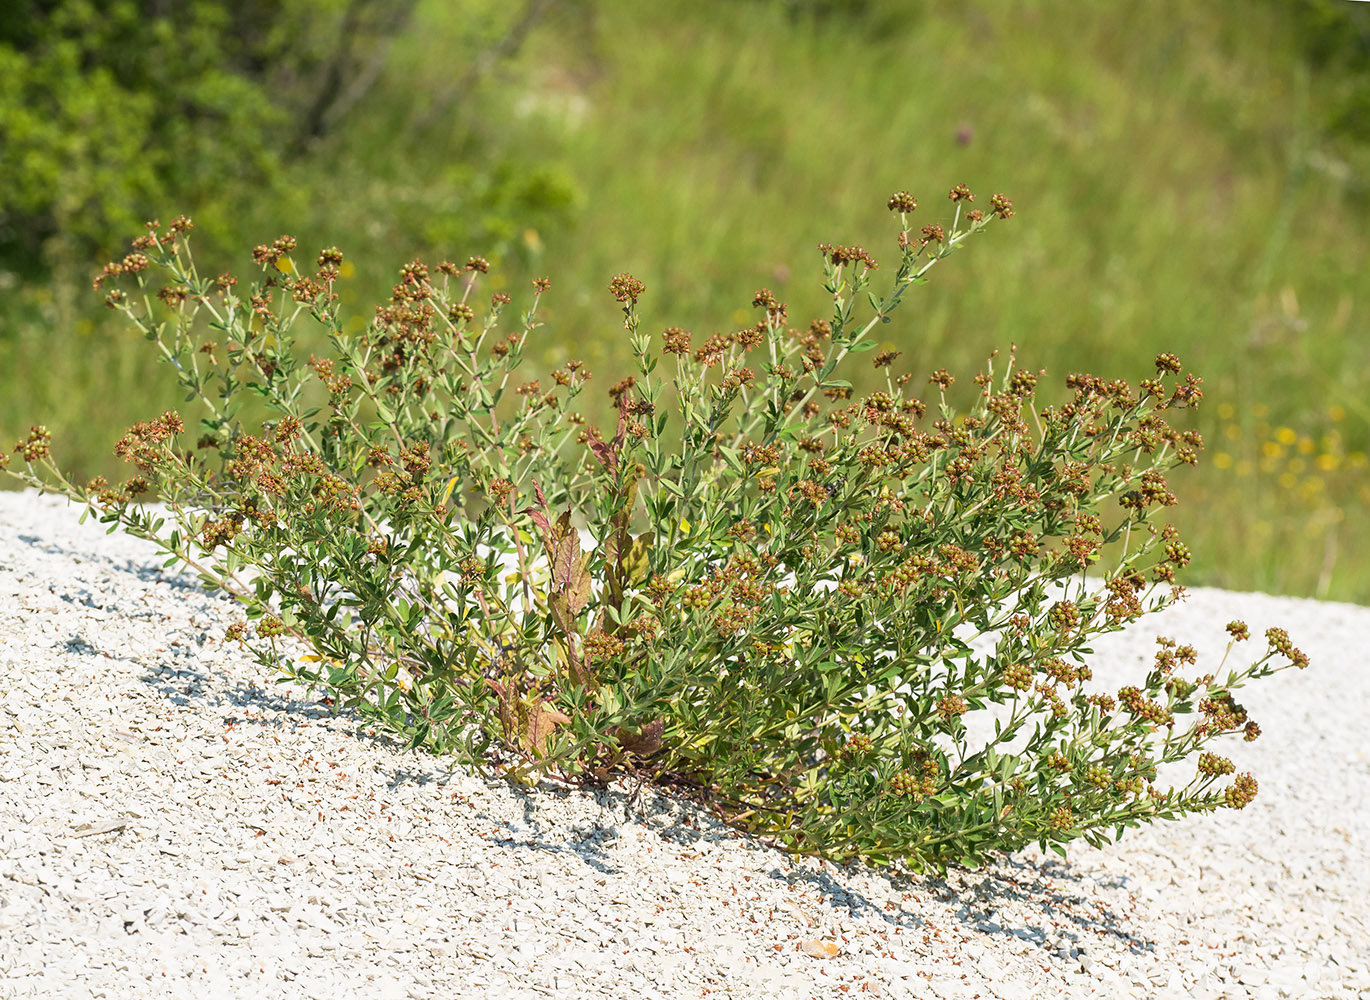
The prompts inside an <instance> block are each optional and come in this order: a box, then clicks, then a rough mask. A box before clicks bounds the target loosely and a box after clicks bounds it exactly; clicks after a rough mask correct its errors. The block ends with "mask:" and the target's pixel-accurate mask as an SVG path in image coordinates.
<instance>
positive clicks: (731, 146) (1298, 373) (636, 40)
mask: <svg viewBox="0 0 1370 1000" xmlns="http://www.w3.org/2000/svg"><path fill="white" fill-rule="evenodd" d="M173 13H174V16H173ZM1367 105H1370V10H1367V7H1366V5H1358V4H1348V3H1340V2H1335V0H1299V2H1294V3H1276V2H1274V0H1268V2H1258V3H1251V2H1238V0H1229V2H1214V3H1209V4H1204V5H1196V4H1187V3H1183V2H1179V0H1163V2H1158V3H1153V4H1146V5H1119V4H1105V3H1090V4H1065V3H1063V2H1045V0H1044V2H1036V3H1029V4H1019V5H1014V7H1013V8H1012V9H1009V8H1007V7H1005V6H1004V5H1001V4H998V3H990V2H974V0H972V2H967V3H963V4H955V5H941V4H937V5H934V4H915V3H908V2H895V0H749V2H739V3H729V2H723V0H717V2H710V3H703V4H700V3H685V2H672V0H662V2H660V3H655V4H650V5H642V4H635V3H629V2H627V0H528V2H526V3H524V4H521V5H508V4H501V3H495V2H487V0H461V2H438V0H350V2H349V3H346V4H332V3H325V2H323V0H293V2H291V3H286V4H280V5H277V4H266V3H260V4H259V3H253V2H249V3H242V4H216V3H209V2H205V0H198V2H194V3H189V4H178V5H175V7H174V11H173V5H171V4H169V3H166V2H165V0H123V2H111V0H79V2H78V0H29V2H26V3H15V4H9V5H6V6H5V9H4V11H3V12H0V440H3V441H5V442H6V443H9V442H10V441H12V440H13V439H15V438H16V437H18V436H20V435H21V434H22V433H24V432H25V431H26V429H27V427H28V425H29V424H30V423H39V422H41V423H45V424H47V425H48V426H49V427H50V428H51V429H52V431H53V433H54V439H55V441H54V443H55V447H56V451H57V454H58V456H59V458H60V459H61V461H62V462H63V464H64V465H66V466H67V467H68V468H70V469H73V470H74V471H76V472H77V473H78V474H84V475H95V474H97V473H104V474H106V475H110V477H111V478H114V476H115V475H116V474H117V473H120V472H122V471H123V470H121V469H119V468H118V466H119V464H120V463H119V462H118V460H117V459H115V458H114V456H113V455H112V453H111V446H112V444H113V442H114V440H115V439H116V438H117V437H118V436H119V434H120V432H121V430H122V428H123V427H124V426H126V425H128V424H131V423H132V422H133V421H135V420H138V419H144V418H146V417H148V416H150V415H152V414H154V413H158V412H161V410H162V409H164V408H165V407H166V406H172V405H180V404H181V398H180V395H181V394H180V393H179V392H178V391H177V390H176V387H175V385H174V382H173V381H172V380H171V379H170V378H169V377H167V373H161V372H159V373H158V377H157V378H156V379H155V380H154V379H153V378H151V377H150V373H151V372H153V371H155V370H156V369H155V366H154V364H153V362H152V359H151V353H150V352H149V351H147V349H146V346H145V345H143V344H142V343H141V342H139V341H137V340H136V339H130V338H129V337H128V335H127V333H126V332H125V331H124V330H123V328H122V327H120V326H119V325H118V324H115V323H111V322H110V319H111V318H110V317H109V316H108V315H107V314H106V313H105V311H104V310H103V309H102V308H100V306H99V296H97V295H95V294H93V293H92V292H90V290H89V288H90V286H89V279H90V274H91V272H93V270H94V269H95V268H96V266H98V264H99V263H100V262H101V261H102V260H103V259H105V258H106V257H109V256H112V255H116V254H120V253H122V251H123V249H124V247H125V246H126V241H127V239H128V238H130V237H131V236H133V235H135V233H136V231H137V230H138V228H139V224H140V222H141V221H142V220H143V219H145V218H152V217H162V218H164V219H167V218H170V217H172V216H174V215H176V214H178V213H180V212H185V213H186V214H189V215H191V216H193V217H194V218H195V219H196V222H197V236H198V237H199V239H197V247H198V251H197V252H198V253H199V255H200V257H201V261H202V265H203V266H204V269H205V270H217V269H228V268H233V269H241V268H242V267H243V266H244V264H245V262H246V258H247V253H248V250H249V249H250V247H251V246H253V245H254V244H257V243H261V242H264V241H269V240H270V239H272V238H274V237H275V236H276V235H278V234H279V233H280V232H282V231H287V232H291V233H293V234H294V235H296V236H297V237H298V238H299V239H300V241H301V245H302V247H304V248H309V247H319V246H325V245H329V244H336V245H338V246H340V247H342V248H343V249H344V250H345V251H347V254H348V260H349V262H356V264H357V268H356V271H355V272H354V273H353V272H349V274H348V282H349V283H348V284H347V285H345V286H344V296H345V304H346V305H350V306H352V307H354V308H355V309H356V310H357V314H356V315H355V316H354V318H353V320H352V321H353V322H354V323H356V324H358V325H360V324H362V323H364V322H365V321H366V319H367V318H368V317H367V315H366V314H365V312H364V304H365V303H368V302H370V301H373V300H375V299H376V298H378V297H384V296H385V294H386V293H387V292H388V289H389V287H390V285H391V284H392V283H393V280H394V274H395V270H396V268H397V267H398V265H400V264H401V263H403V262H404V261H407V260H409V259H411V258H412V257H414V256H426V257H430V258H438V257H450V258H453V259H458V260H464V259H465V256H466V255H468V254H472V253H480V254H483V255H485V256H487V257H489V258H490V259H491V260H492V262H493V263H495V264H496V265H497V274H501V275H507V276H510V280H511V282H514V281H516V282H517V283H518V284H519V285H520V286H522V284H523V281H524V279H525V278H529V277H532V276H536V275H542V274H546V275H548V276H550V277H551V278H552V280H553V289H552V292H551V293H550V295H549V296H548V297H547V299H546V301H545V303H544V306H543V312H542V315H543V317H544V318H545V319H546V320H548V324H549V325H548V327H547V328H546V329H545V330H543V331H542V332H541V336H542V337H543V338H544V340H543V343H542V345H541V347H536V346H535V347H532V348H530V352H531V354H530V361H531V362H533V364H532V365H531V367H533V368H536V367H537V366H538V363H539V362H540V363H541V364H542V365H544V366H546V367H551V366H553V365H556V364H560V363H562V362H564V361H565V360H567V359H568V358H571V357H580V358H584V359H585V360H586V361H587V362H588V363H589V365H590V367H591V369H592V370H594V371H595V372H596V376H597V379H598V383H600V384H601V388H600V389H598V390H595V391H594V392H593V393H591V394H587V396H588V395H593V396H594V397H595V402H594V404H593V405H587V407H586V415H587V416H588V417H590V418H591V420H592V421H595V422H600V423H602V422H603V421H604V420H605V419H606V418H607V414H608V409H609V407H608V399H607V396H605V395H604V393H603V391H602V390H603V389H604V388H607V387H608V386H609V385H610V384H612V383H613V382H614V381H615V380H616V379H617V377H619V375H621V374H626V373H627V371H629V370H630V369H629V362H630V355H629V350H628V345H627V344H626V343H625V342H624V341H623V336H622V330H621V325H620V324H619V322H618V321H617V318H616V316H617V314H616V311H615V310H614V309H613V307H612V303H609V302H608V301H607V296H606V293H605V291H604V287H605V283H606V282H607V280H608V277H609V276H610V275H611V274H613V273H615V272H619V271H631V272H632V273H634V274H636V275H637V276H638V277H640V278H642V279H643V280H644V281H645V282H646V284H647V288H648V292H647V295H646V297H645V298H644V300H643V305H642V309H643V313H644V317H645V319H644V322H645V323H646V324H647V325H648V329H660V328H661V327H664V326H666V325H679V326H684V327H689V328H692V329H694V330H695V331H696V333H697V334H698V335H699V336H701V337H702V336H707V335H708V334H709V333H711V332H713V331H715V330H726V329H729V328H731V327H733V326H734V325H742V324H743V323H745V322H746V321H747V317H748V315H749V309H748V306H749V304H750V301H751V298H752V293H753V292H754V291H755V290H756V289H757V288H759V287H761V286H766V287H769V288H771V289H772V290H773V291H774V292H775V293H776V294H777V295H778V296H779V297H781V298H783V299H785V300H787V301H788V302H789V304H790V314H791V316H792V317H794V320H795V321H796V322H801V323H802V322H806V321H807V318H808V317H809V316H816V315H822V314H824V313H825V312H826V307H825V305H824V303H823V302H822V291H821V289H820V287H819V281H818V280H817V275H818V266H819V260H818V255H817V253H816V252H815V250H814V247H815V246H816V244H818V243H819V242H823V241H841V242H844V243H862V244H863V245H865V246H866V247H867V248H868V249H870V250H871V252H872V253H874V255H875V256H876V258H877V259H880V260H881V261H882V262H883V261H885V259H886V258H888V259H889V261H890V264H891V265H892V263H893V261H894V248H893V247H892V246H886V243H887V238H886V237H887V232H888V223H887V220H886V219H885V218H884V215H885V214H886V213H885V212H884V209H883V199H884V197H885V196H887V195H888V194H889V193H890V192H891V191H894V190H897V189H900V188H908V189H909V190H911V191H913V192H914V193H915V194H916V195H918V197H919V198H920V199H921V200H923V201H924V203H925V204H926V205H927V206H928V207H929V209H930V211H929V213H928V214H929V217H928V218H927V219H926V220H924V221H928V222H931V221H939V220H938V219H937V218H934V215H935V214H936V213H934V212H933V211H931V209H932V206H933V205H940V201H941V199H942V198H943V197H944V196H945V187H946V186H947V185H948V184H949V183H954V182H960V181H964V182H965V183H966V184H968V185H969V186H970V187H971V188H972V189H973V190H977V191H982V192H984V193H985V194H987V193H988V192H990V191H992V190H1004V191H1006V192H1007V193H1008V194H1010V195H1011V196H1012V197H1013V198H1014V201H1015V204H1016V205H1017V208H1018V215H1017V216H1016V217H1015V219H1014V220H1013V226H1012V228H1011V229H1006V230H1005V232H1004V233H1003V234H1002V237H1001V238H1000V239H998V240H994V241H991V242H990V243H989V244H986V245H985V246H984V247H982V248H979V249H978V250H977V254H976V255H975V258H974V260H973V262H972V266H967V267H963V268H959V269H955V270H954V272H952V273H950V274H948V275H947V276H946V278H945V280H943V281H941V282H939V283H937V284H936V285H935V286H933V287H930V288H929V289H928V290H927V293H926V294H925V295H923V296H921V297H920V300H919V304H918V306H919V308H918V310H916V311H912V312H910V313H909V314H908V315H904V316H901V317H900V319H899V320H898V321H897V322H896V323H894V324H892V325H891V326H890V327H888V328H887V331H888V336H889V337H890V341H889V343H888V344H886V345H882V348H881V349H882V350H883V349H894V350H899V351H901V352H903V354H902V356H901V357H900V359H899V361H898V362H897V363H896V366H897V367H899V368H901V369H905V368H906V369H908V370H912V371H914V372H918V373H923V372H926V371H929V370H931V369H933V368H939V367H944V366H945V367H948V368H951V369H952V370H953V371H954V372H956V373H958V374H961V375H963V376H967V377H965V378H963V379H962V380H961V382H960V383H958V386H957V388H961V387H962V386H967V385H969V384H970V380H969V378H968V376H969V374H970V373H971V372H972V371H973V370H974V369H975V368H976V367H977V365H978V364H979V362H980V361H981V360H982V359H983V357H984V356H985V355H986V354H987V353H989V351H991V350H993V349H994V348H996V347H998V348H1007V346H1008V344H1009V343H1010V342H1017V343H1018V344H1019V345H1020V348H1021V351H1020V357H1021V359H1022V360H1023V362H1024V363H1026V364H1027V365H1029V366H1042V367H1046V368H1047V369H1048V370H1049V371H1050V372H1051V373H1052V374H1053V375H1057V376H1060V375H1063V374H1064V373H1065V372H1067V371H1071V370H1090V371H1094V372H1097V373H1098V374H1101V375H1105V376H1114V375H1117V376H1123V377H1137V376H1139V375H1141V374H1145V373H1146V369H1147V367H1148V364H1149V361H1150V359H1151V357H1152V356H1153V355H1154V354H1155V353H1156V352H1158V351H1162V350H1167V351H1174V352H1175V353H1177V354H1179V355H1180V356H1181V357H1182V358H1183V359H1184V360H1185V362H1186V365H1187V366H1191V367H1193V368H1194V369H1195V370H1197V371H1199V372H1200V373H1202V374H1204V375H1205V377H1206V379H1207V383H1206V387H1207V390H1208V395H1207V399H1206V401H1205V406H1204V408H1202V409H1201V410H1200V411H1199V426H1200V429H1201V430H1202V432H1203V433H1204V435H1205V437H1206V438H1207V440H1208V449H1207V451H1206V453H1205V456H1204V459H1203V461H1202V464H1201V466H1200V468H1199V469H1198V470H1196V471H1192V472H1191V473H1190V474H1188V475H1186V476H1178V477H1176V483H1175V486H1176V489H1177V491H1178V492H1179V493H1180V496H1181V499H1182V501H1183V504H1182V506H1181V508H1179V509H1178V511H1177V521H1178V523H1179V524H1180V527H1181V528H1182V529H1183V530H1184V532H1185V534H1186V537H1187V539H1188V541H1189V543H1190V546H1191V548H1192V550H1193V552H1194V562H1193V564H1192V565H1191V567H1190V569H1189V570H1188V571H1187V573H1186V580H1187V582H1190V583H1193V584H1199V583H1206V584H1213V585H1218V586H1228V587H1233V588H1236V589H1264V590H1270V591H1273V592H1280V593H1289V594H1302V595H1309V596H1319V597H1331V598H1338V599H1345V600H1354V601H1360V602H1363V603H1366V602H1370V556H1367V555H1366V554H1367V553H1370V527H1368V526H1370V518H1367V517H1366V508H1367V506H1370V476H1368V475H1367V464H1366V452H1367V451H1370V402H1367V400H1370V393H1367V388H1370V386H1368V385H1367V383H1370V357H1367V355H1368V354H1370V337H1367V336H1366V324H1367V319H1366V317H1367V310H1370V278H1367V276H1366V273H1367V269H1366V268H1365V266H1364V261H1365V260H1366V259H1367V258H1368V257H1370V253H1367V251H1368V250H1370V247H1368V246H1367V243H1370V225H1367V223H1368V222H1370V125H1367V123H1370V108H1367ZM511 291H515V292H516V294H517V290H516V289H511ZM535 374H536V373H535ZM874 374H875V373H874V372H872V375H874ZM1056 381H1059V380H1053V382H1056ZM871 387H874V383H872V385H871ZM858 388H861V387H859V386H858ZM1044 401H1045V400H1044ZM962 402H965V400H962Z"/></svg>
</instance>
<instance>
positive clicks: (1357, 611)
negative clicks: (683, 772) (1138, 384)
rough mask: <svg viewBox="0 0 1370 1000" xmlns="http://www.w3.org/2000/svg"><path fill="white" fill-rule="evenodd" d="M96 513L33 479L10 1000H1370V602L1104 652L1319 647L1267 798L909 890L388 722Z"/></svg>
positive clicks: (1, 800) (9, 610) (1100, 649)
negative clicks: (393, 734) (1245, 629)
mask: <svg viewBox="0 0 1370 1000" xmlns="http://www.w3.org/2000/svg"><path fill="white" fill-rule="evenodd" d="M78 514H79V511H78V510H77V509H75V508H70V507H68V506H67V505H66V504H65V502H64V501H61V500H56V499H51V498H40V497H37V496H35V495H27V494H24V495H21V494H13V493H0V997H6V998H8V997H87V996H91V997H119V998H132V997H196V998H199V997H216V998H219V997H225V998H231V997H253V998H257V997H273V998H274V997H287V998H289V997H329V998H335V997H336V998H342V997H422V998H430V997H431V998H437V997H444V998H446V997H451V996H462V997H536V996H565V997H591V998H608V997H624V998H629V997H631V998H638V997H640V996H642V995H644V994H651V995H654V996H662V997H749V998H750V997H825V998H826V997H850V996H854V995H871V996H886V997H919V998H922V997H938V998H962V997H964V998H973V997H981V998H991V997H999V998H1004V1000H1020V998H1027V997H1086V996H1097V997H1126V996H1135V997H1169V996H1176V997H1178V996H1191V997H1196V998H1213V997H1248V996H1250V997H1261V998H1267V997H1268V998H1279V997H1297V998H1303V997H1318V998H1352V997H1358V996H1365V995H1370V863H1368V861H1367V856H1366V845H1367V838H1370V755H1368V754H1367V744H1366V741H1365V734H1366V732H1367V726H1366V723H1365V717H1366V710H1367V708H1370V670H1367V653H1366V650H1367V639H1368V638H1370V608H1362V607H1356V606H1352V605H1344V604H1329V603H1318V602H1313V601H1301V600H1290V599H1284V598H1272V597H1267V596H1264V595H1260V594H1236V593H1227V592H1223V591H1217V590H1195V591H1192V592H1191V597H1190V599H1189V600H1188V601H1187V602H1185V603H1183V604H1181V605H1178V606H1176V607H1173V608H1171V609H1169V610H1167V611H1166V612H1164V613H1163V614H1161V615H1157V616H1149V617H1148V618H1146V619H1144V620H1143V621H1142V622H1141V623H1139V627H1138V628H1135V629H1133V630H1130V631H1129V632H1127V633H1123V634H1119V635H1114V636H1109V637H1107V638H1106V639H1102V640H1100V641H1098V642H1097V643H1096V651H1097V654H1098V656H1097V659H1096V660H1095V661H1094V662H1093V664H1092V665H1093V667H1094V670H1095V673H1096V676H1107V677H1117V678H1119V681H1120V682H1121V679H1122V678H1123V677H1124V676H1126V677H1129V678H1137V677H1139V676H1140V675H1142V674H1144V673H1145V670H1146V667H1147V665H1148V664H1149V662H1150V659H1151V656H1152V653H1153V650H1154V646H1153V640H1154V637H1155V636H1156V635H1157V634H1158V633H1165V634H1168V635H1173V636H1175V637H1176V638H1178V639H1180V640H1182V641H1190V642H1192V643H1194V644H1195V645H1196V646H1197V647H1198V648H1199V651H1200V654H1201V660H1200V667H1201V668H1202V667H1203V666H1204V665H1205V664H1211V665H1213V666H1216V663H1217V660H1218V657H1219V656H1220V655H1221V651H1222V648H1223V646H1224V645H1225V638H1226V637H1225V635H1224V633H1223V631H1222V626H1223V625H1224V624H1225V623H1226V622H1227V621H1229V620H1230V619H1232V618H1243V619H1245V620H1246V621H1247V622H1248V623H1249V624H1250V626H1251V631H1252V633H1253V636H1256V637H1257V638H1254V639H1253V640H1252V642H1251V648H1253V649H1256V648H1257V647H1260V646H1261V644H1262V640H1261V639H1260V638H1259V636H1260V635H1261V633H1262V632H1263V631H1264V629H1265V628H1267V627H1269V626H1270V625H1281V626H1283V627H1285V628H1287V629H1288V630H1289V632H1290V634H1291V635H1292V636H1293V639H1294V641H1295V643H1296V644H1297V645H1298V646H1300V647H1301V648H1302V649H1304V650H1305V651H1306V652H1307V653H1308V654H1309V655H1310V656H1311V657H1312V658H1313V666H1312V667H1311V668H1309V669H1308V670H1307V671H1304V672H1296V671H1288V672H1286V673H1283V674H1280V675H1279V676H1277V677H1275V678H1271V679H1268V680H1266V681H1264V682H1259V683H1257V684H1255V685H1253V686H1252V687H1250V688H1247V689H1246V690H1245V691H1244V693H1243V695H1242V696H1241V700H1242V702H1243V703H1244V704H1245V705H1246V706H1247V708H1248V709H1249V710H1250V712H1251V714H1252V716H1253V717H1254V718H1256V719H1257V720H1259V721H1260V723H1261V725H1262V727H1263V728H1264V731H1265V735H1264V736H1263V737H1262V738H1261V739H1260V740H1258V741H1257V742H1255V743H1253V744H1242V743H1240V742H1237V741H1234V742H1232V743H1229V744H1228V748H1227V750H1226V751H1224V752H1226V753H1228V754H1229V755H1230V756H1232V757H1233V758H1234V759H1235V760H1236V761H1237V765H1238V768H1239V769H1240V770H1251V771H1254V772H1255V774H1256V776H1257V778H1258V779H1259V780H1260V795H1259V797H1258V798H1257V800H1256V801H1255V803H1253V804H1252V805H1251V806H1249V807H1248V808H1247V809H1246V810H1245V811H1243V812H1240V813H1234V812H1231V811H1226V810H1224V811H1223V812H1221V813H1219V814H1216V815H1211V816H1204V817H1190V818H1188V819H1186V820H1184V821H1181V822H1178V823H1173V824H1166V825H1164V826H1162V827H1152V828H1148V829H1145V830H1142V831H1135V832H1132V833H1130V834H1129V835H1128V836H1127V837H1126V838H1125V839H1124V841H1123V842H1122V843H1121V844H1120V845H1117V846H1115V847H1112V848H1109V849H1107V850H1103V851H1096V850H1091V849H1089V848H1085V847H1081V848H1080V849H1079V850H1072V853H1071V856H1070V860H1069V862H1062V861H1060V860H1059V859H1057V858H1055V857H1054V856H1053V855H1048V856H1046V857H1042V856H1039V855H1038V854H1037V853H1036V852H1025V853H1023V854H1020V855H1015V856H1013V857H1010V858H1005V859H1004V860H1003V861H1001V862H1000V863H998V864H996V865H995V866H994V867H991V868H989V869H986V870H983V871H980V872H970V873H968V872H954V873H953V874H952V875H950V876H949V877H948V878H946V879H938V878H916V879H909V878H890V877H887V876H885V875H882V874H879V873H874V872H870V871H866V870H858V869H842V868H834V867H833V866H831V865H825V864H822V863H819V862H813V861H793V860H791V859H789V858H788V857H787V856H785V855H784V854H782V853H780V852H778V851H775V850H773V849H769V848H765V847H763V846H761V845H760V844H758V843H756V842H755V841H753V840H751V839H749V838H746V837H743V836H740V835H738V834H737V833H735V832H733V831H731V830H728V829H727V828H725V827H722V826H720V825H719V824H717V823H716V822H714V821H712V820H711V819H709V818H708V817H707V816H704V815H701V814H700V813H698V812H697V811H696V810H694V809H691V808H688V807H684V806H681V805H678V804H675V803H672V802H670V801H669V800H666V799H663V798H661V797H659V796H657V795H654V794H651V793H646V792H644V793H643V794H642V795H641V796H640V797H639V798H638V799H636V800H634V799H633V797H632V795H631V794H629V793H628V792H627V791H626V790H622V789H615V790H610V791H609V792H606V793H603V794H600V795H591V794H588V793H583V792H579V791H575V790H567V789H564V788H557V787H555V786H551V785H546V786H544V787H543V789H542V790H541V791H540V792H538V793H535V794H531V795H530V794H525V793H523V792H521V791H518V790H515V789H513V788H511V787H509V786H507V785H504V784H496V785H493V786H491V785H487V784H486V783H485V782H484V781H482V780H479V779H476V778H473V777H471V776H469V775H467V774H465V773H463V772H461V771H453V770H451V769H450V768H449V767H448V766H446V765H445V764H444V763H443V762H442V761H441V760H437V759H434V758H432V757H426V756H423V755H420V754H416V753H411V752H403V751H401V750H399V749H397V748H396V747H395V746H394V745H393V744H390V743H388V742H386V741H385V740H382V739H376V738H370V737H368V736H367V735H366V734H365V733H358V726H357V723H356V721H355V720H352V719H349V718H347V717H346V716H341V717H335V716H333V715H332V714H331V712H330V711H329V710H328V709H327V708H326V707H325V706H323V705H321V704H320V703H319V702H318V701H317V700H315V699H313V698H311V697H310V696H309V693H308V692H306V691H302V690H299V689H296V688H292V687H289V686H283V685H276V684H273V683H271V681H270V679H269V678H266V677H263V676H262V675H261V671H260V668H258V667H257V666H256V664H255V663H253V662H252V660H251V659H250V657H249V656H248V655H247V654H245V653H242V652H239V651H238V650H237V649H236V647H234V646H232V645H230V644H226V643H222V642H220V641H219V636H221V635H222V632H223V628H224V625H225V624H227V623H228V622H229V621H231V620H234V619H235V618H236V617H237V615H236V612H235V608H234V605H233V604H232V602H231V601H228V600H226V599H223V598H219V597H215V596H212V595H206V594H205V593H204V592H202V591H200V590H199V589H198V588H197V587H196V586H195V585H194V583H193V581H188V580H187V578H185V577H180V578H177V577H174V576H172V575H168V574H165V573H164V572H163V571H162V569H161V568H160V560H159V559H158V557H157V553H156V550H155V548H154V547H153V546H151V545H149V544H147V543H143V542H139V541H138V540H136V539H130V538H127V537H125V536H123V535H122V534H114V535H106V534H104V529H103V528H102V527H101V526H100V525H98V524H96V523H94V522H93V521H91V522H88V523H87V524H85V525H78V523H77V521H78ZM1257 651H1259V650H1257Z"/></svg>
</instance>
